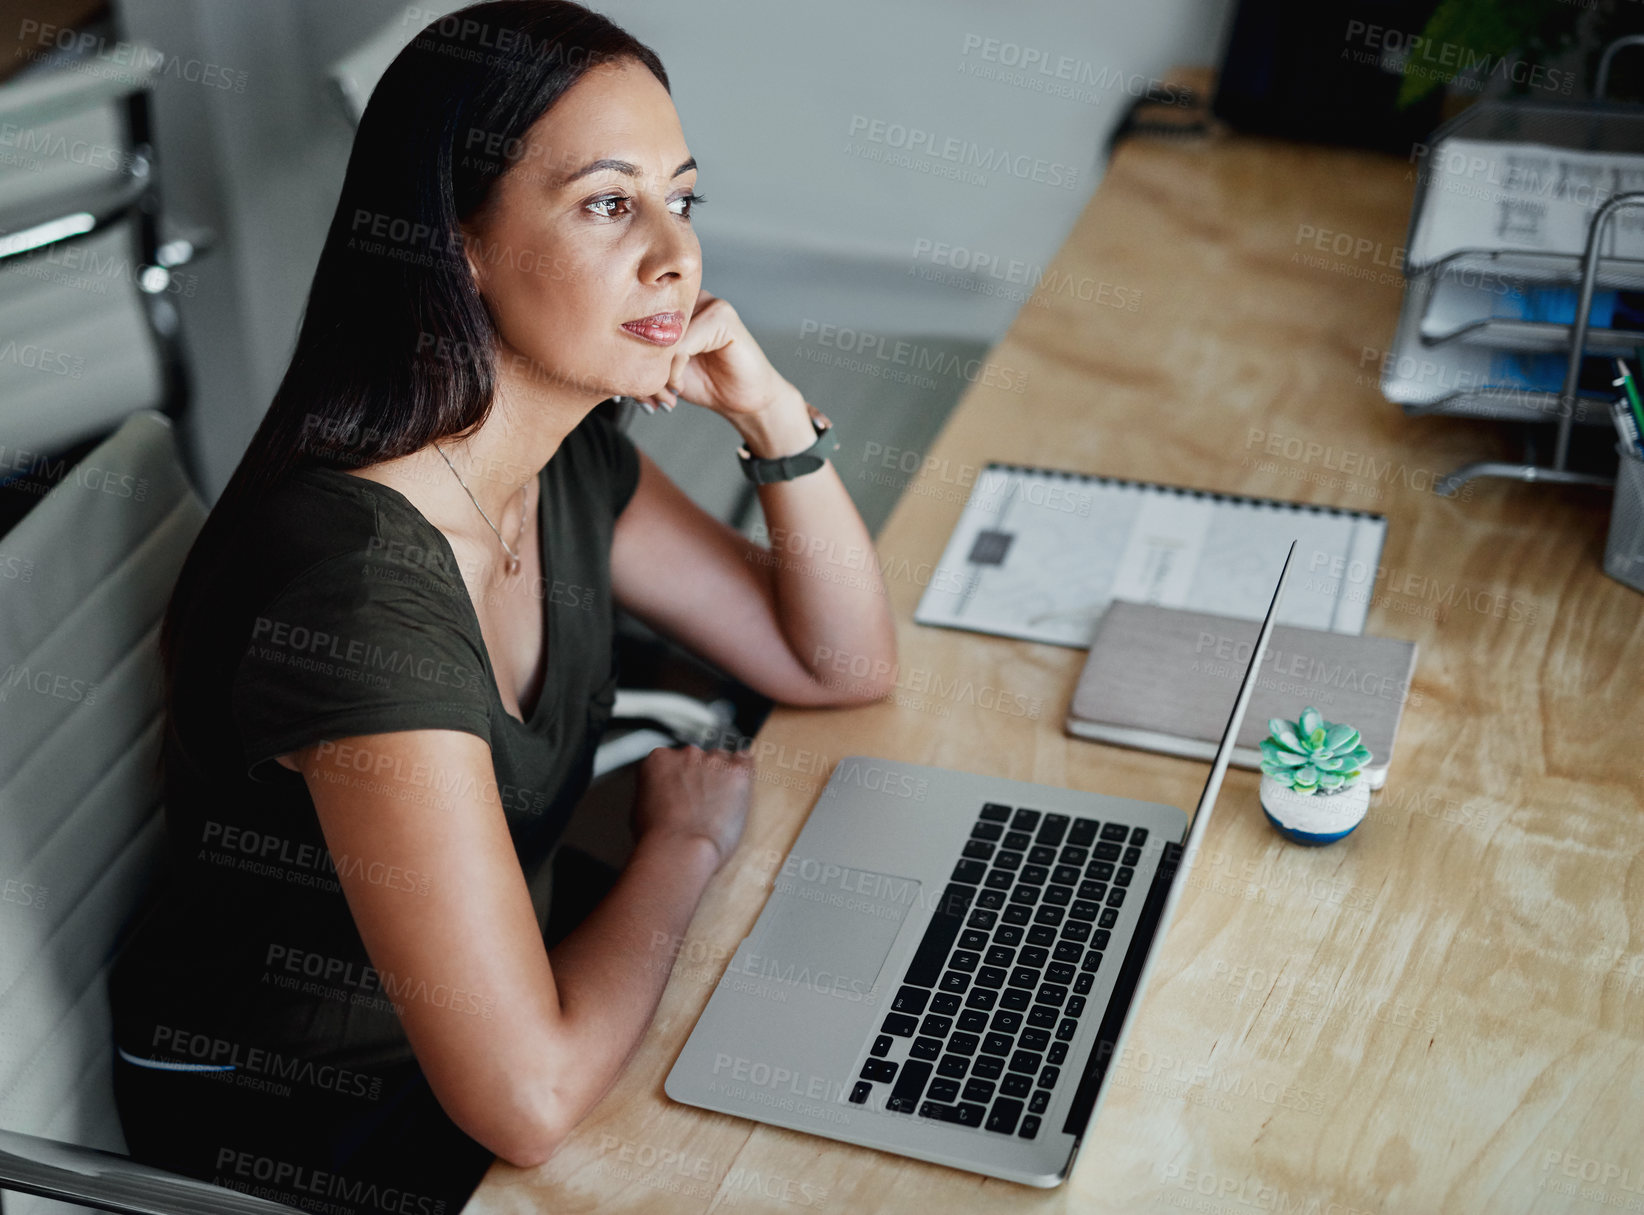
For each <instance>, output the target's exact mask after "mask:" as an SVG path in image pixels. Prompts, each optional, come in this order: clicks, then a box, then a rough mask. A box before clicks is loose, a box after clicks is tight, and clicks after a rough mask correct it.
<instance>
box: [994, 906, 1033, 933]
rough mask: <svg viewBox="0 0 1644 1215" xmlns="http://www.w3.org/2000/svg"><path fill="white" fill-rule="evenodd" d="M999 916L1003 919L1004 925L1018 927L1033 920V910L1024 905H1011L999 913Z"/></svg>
mask: <svg viewBox="0 0 1644 1215" xmlns="http://www.w3.org/2000/svg"><path fill="white" fill-rule="evenodd" d="M1000 915H1002V916H1003V917H1004V921H1005V923H1007V924H1014V925H1016V926H1018V927H1020V926H1021V925H1023V924H1026V923H1027V922H1028V921H1029V920H1031V919H1032V918H1033V909H1032V908H1030V907H1028V906H1027V905H1026V904H1025V903H1012V904H1011V905H1010V906H1009V907H1006V908H1005V909H1004V911H1002V912H1000Z"/></svg>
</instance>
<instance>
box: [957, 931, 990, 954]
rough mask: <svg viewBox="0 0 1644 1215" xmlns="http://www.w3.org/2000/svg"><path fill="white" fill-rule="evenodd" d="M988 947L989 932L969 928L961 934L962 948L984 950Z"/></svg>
mask: <svg viewBox="0 0 1644 1215" xmlns="http://www.w3.org/2000/svg"><path fill="white" fill-rule="evenodd" d="M987 947H988V934H987V933H985V932H982V931H981V930H980V929H976V928H967V929H965V930H964V931H963V932H961V933H960V934H959V948H960V949H974V950H978V951H980V950H983V949H986V948H987Z"/></svg>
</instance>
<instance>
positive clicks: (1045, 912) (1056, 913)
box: [1033, 903, 1063, 926]
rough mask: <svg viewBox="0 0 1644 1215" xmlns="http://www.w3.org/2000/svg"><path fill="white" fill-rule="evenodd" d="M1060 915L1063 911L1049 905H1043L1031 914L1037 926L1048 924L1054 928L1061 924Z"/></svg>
mask: <svg viewBox="0 0 1644 1215" xmlns="http://www.w3.org/2000/svg"><path fill="white" fill-rule="evenodd" d="M1062 915H1063V911H1062V909H1061V908H1060V907H1057V906H1055V905H1054V904H1051V903H1045V904H1043V905H1042V906H1041V907H1040V908H1039V910H1038V911H1036V912H1034V913H1033V920H1034V922H1035V923H1037V924H1050V925H1052V926H1054V925H1057V924H1060V923H1061V922H1062Z"/></svg>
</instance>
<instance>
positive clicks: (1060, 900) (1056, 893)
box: [1044, 886, 1073, 907]
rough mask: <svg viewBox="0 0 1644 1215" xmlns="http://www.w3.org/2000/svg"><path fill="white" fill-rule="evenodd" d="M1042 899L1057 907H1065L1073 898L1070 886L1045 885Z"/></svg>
mask: <svg viewBox="0 0 1644 1215" xmlns="http://www.w3.org/2000/svg"><path fill="white" fill-rule="evenodd" d="M1044 900H1045V902H1047V903H1054V904H1055V905H1056V906H1058V907H1066V906H1067V905H1068V903H1070V902H1071V901H1072V900H1073V887H1072V886H1046V887H1045V893H1044Z"/></svg>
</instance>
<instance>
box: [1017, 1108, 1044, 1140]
mask: <svg viewBox="0 0 1644 1215" xmlns="http://www.w3.org/2000/svg"><path fill="white" fill-rule="evenodd" d="M1038 1133H1039V1119H1038V1117H1037V1115H1034V1114H1029V1115H1028V1116H1027V1117H1026V1118H1023V1119H1022V1125H1021V1126H1019V1127H1018V1128H1017V1129H1016V1137H1017V1138H1018V1139H1032V1138H1033V1137H1034V1136H1035V1135H1037V1134H1038Z"/></svg>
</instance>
